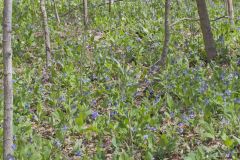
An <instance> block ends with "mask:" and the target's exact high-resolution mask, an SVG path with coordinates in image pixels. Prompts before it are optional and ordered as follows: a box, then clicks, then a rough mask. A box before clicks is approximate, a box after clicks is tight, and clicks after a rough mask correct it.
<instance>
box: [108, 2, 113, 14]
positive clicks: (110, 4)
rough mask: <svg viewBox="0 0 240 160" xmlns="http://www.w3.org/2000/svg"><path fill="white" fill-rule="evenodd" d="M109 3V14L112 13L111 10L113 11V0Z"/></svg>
mask: <svg viewBox="0 0 240 160" xmlns="http://www.w3.org/2000/svg"><path fill="white" fill-rule="evenodd" d="M108 3H109V4H108V9H109V13H110V12H111V10H112V0H109V2H108Z"/></svg>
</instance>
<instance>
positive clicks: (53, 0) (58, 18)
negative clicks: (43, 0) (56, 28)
mask: <svg viewBox="0 0 240 160" xmlns="http://www.w3.org/2000/svg"><path fill="white" fill-rule="evenodd" d="M52 3H53V7H54V14H55V18H56V19H57V22H58V23H60V22H61V21H60V17H59V14H58V10H57V5H56V2H55V0H52Z"/></svg>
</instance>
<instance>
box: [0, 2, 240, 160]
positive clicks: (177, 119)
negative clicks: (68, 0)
mask: <svg viewBox="0 0 240 160" xmlns="http://www.w3.org/2000/svg"><path fill="white" fill-rule="evenodd" d="M21 5H22V6H21ZM21 5H20V6H19V8H20V9H19V11H18V12H23V10H24V7H23V6H24V5H26V4H21ZM161 5H162V3H159V2H158V1H156V2H155V1H151V3H150V2H149V3H148V2H142V1H141V2H140V1H139V2H138V3H137V2H136V3H135V4H134V5H132V4H131V3H127V2H118V3H116V4H114V5H113V6H112V7H113V8H112V12H111V13H110V14H109V13H108V11H107V10H106V8H107V7H106V6H101V7H99V8H95V9H94V10H90V11H89V12H90V15H89V18H90V24H89V26H88V28H87V29H83V28H84V27H83V26H82V25H81V21H82V19H81V18H79V11H77V10H76V11H75V10H71V12H69V14H67V15H66V14H65V13H67V12H66V9H65V10H64V8H63V9H62V10H59V12H60V15H64V16H60V18H61V20H62V21H61V23H60V24H57V22H56V20H54V14H49V25H50V30H51V43H52V50H53V57H52V58H53V64H52V66H51V67H50V68H49V69H48V70H46V69H45V67H44V66H45V50H44V47H43V45H44V43H43V39H42V37H43V32H42V31H41V30H42V28H41V25H40V22H37V18H39V17H36V20H35V19H34V18H29V17H30V15H28V14H30V13H26V14H27V15H28V16H26V15H22V17H24V16H25V17H26V18H22V20H21V19H20V20H19V21H18V23H19V26H17V25H15V26H14V27H13V31H14V32H13V34H14V38H13V52H14V58H13V59H14V60H13V66H14V81H13V83H14V149H15V156H16V159H32V160H37V159H46V160H48V159H69V160H70V159H86V160H87V159H96V160H99V159H103V160H105V159H109V160H110V159H119V160H128V159H136V160H140V159H144V160H145V159H146V160H152V159H156V160H157V159H159V160H161V159H169V160H181V159H185V160H203V159H216V160H220V159H234V160H237V159H239V158H240V83H239V82H240V80H239V79H240V59H239V56H240V50H239V48H240V45H239V44H240V33H239V28H240V20H239V19H237V18H236V20H235V26H234V27H231V26H230V24H229V22H228V20H227V19H220V20H218V21H215V22H212V24H211V25H212V28H213V34H214V38H215V39H216V44H217V47H218V54H219V55H218V58H217V59H216V60H215V61H213V62H210V63H206V61H205V55H204V47H203V41H202V35H201V30H200V27H199V24H198V23H196V22H195V21H193V22H192V21H184V22H183V23H178V24H177V25H174V26H173V27H171V42H170V46H169V54H168V58H167V63H166V66H165V67H164V68H163V69H162V70H161V71H160V72H159V73H156V74H154V75H151V76H149V75H148V71H149V68H150V66H151V65H152V64H154V62H156V60H158V58H159V57H160V55H161V50H162V47H163V39H164V25H163V22H164V18H163V15H164V10H163V8H162V7H161ZM174 7H176V8H177V7H179V9H180V10H181V11H182V12H181V13H180V11H178V10H175V9H172V10H171V15H172V16H171V21H172V22H174V21H177V20H179V19H181V18H184V17H189V16H190V17H191V18H195V17H197V13H196V12H195V11H196V8H195V6H194V5H193V6H192V7H191V8H190V10H191V12H189V13H186V10H188V9H186V6H184V5H183V4H182V6H177V4H175V3H173V5H172V8H174ZM188 7H190V6H188ZM211 7H212V6H211ZM211 7H209V8H210V11H209V13H210V17H214V18H216V17H220V16H221V15H220V13H223V12H224V8H222V7H221V3H220V2H219V3H215V8H211ZM21 8H23V9H21ZM216 8H217V9H216ZM105 10H106V11H105ZM16 12H17V11H16ZM18 12H17V13H18ZM17 13H16V14H17ZM24 13H25V12H24ZM237 13H240V10H236V15H237ZM32 15H35V14H32ZM36 15H37V14H36ZM214 18H212V19H214ZM39 19H40V18H39ZM26 21H29V22H31V23H30V24H27V23H24V22H26ZM14 22H16V21H14ZM26 28H28V30H27V31H26ZM48 73H49V75H50V76H49V77H48V76H46V75H48ZM0 75H1V76H2V75H3V74H2V73H1V74H0ZM153 82H154V83H153ZM0 84H1V82H0ZM0 92H1V93H0V100H1V106H3V101H2V100H3V94H2V91H0ZM1 108H2V107H1ZM0 110H1V112H0V122H2V121H3V118H2V117H3V112H2V109H0ZM0 135H2V127H1V128H0ZM1 150H2V148H0V153H2V151H1Z"/></svg>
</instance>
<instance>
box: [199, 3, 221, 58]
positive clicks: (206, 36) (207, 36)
mask: <svg viewBox="0 0 240 160" xmlns="http://www.w3.org/2000/svg"><path fill="white" fill-rule="evenodd" d="M196 1H197V8H198V14H199V17H200V25H201V30H202V34H203V40H204V45H205V50H206V53H207V59H208V61H209V60H211V59H213V58H215V57H216V56H217V50H216V46H215V42H214V39H213V34H212V31H211V25H210V20H209V16H208V10H207V5H206V2H205V0H196Z"/></svg>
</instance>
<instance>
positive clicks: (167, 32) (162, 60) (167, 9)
mask: <svg viewBox="0 0 240 160" xmlns="http://www.w3.org/2000/svg"><path fill="white" fill-rule="evenodd" d="M170 8H171V0H166V1H165V26H164V27H165V39H164V46H163V51H162V55H161V58H160V59H159V60H158V61H157V62H156V63H155V64H154V65H153V66H152V67H151V68H150V73H151V72H157V71H158V70H159V69H160V67H161V66H164V65H165V63H166V59H167V54H168V48H169V41H170V29H169V15H170Z"/></svg>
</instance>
